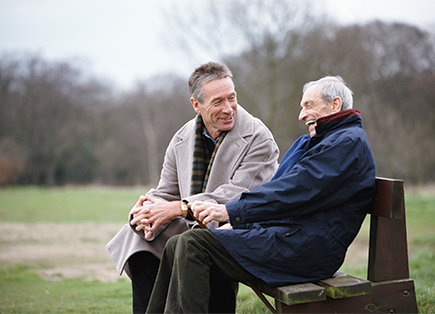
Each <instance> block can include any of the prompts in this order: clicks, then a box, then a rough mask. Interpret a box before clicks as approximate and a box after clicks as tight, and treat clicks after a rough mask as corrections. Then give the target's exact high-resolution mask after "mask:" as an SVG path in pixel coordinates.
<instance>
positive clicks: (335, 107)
mask: <svg viewBox="0 0 435 314" xmlns="http://www.w3.org/2000/svg"><path fill="white" fill-rule="evenodd" d="M342 107H343V103H342V101H341V98H340V97H335V98H334V99H333V100H332V112H333V113H337V112H340V111H341V108H342Z"/></svg>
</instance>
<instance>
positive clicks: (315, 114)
mask: <svg viewBox="0 0 435 314" xmlns="http://www.w3.org/2000/svg"><path fill="white" fill-rule="evenodd" d="M340 110H341V98H340V97H336V98H335V99H334V100H333V101H332V102H331V103H327V102H325V100H324V99H323V97H322V94H321V92H320V89H319V87H318V86H317V85H312V86H310V87H308V89H307V90H306V91H305V93H304V95H303V96H302V100H301V112H300V113H299V121H303V122H305V124H306V125H307V126H308V131H309V132H310V136H311V137H313V136H314V135H316V125H317V120H318V119H319V118H322V117H325V116H329V115H331V114H333V113H336V112H339V111H340Z"/></svg>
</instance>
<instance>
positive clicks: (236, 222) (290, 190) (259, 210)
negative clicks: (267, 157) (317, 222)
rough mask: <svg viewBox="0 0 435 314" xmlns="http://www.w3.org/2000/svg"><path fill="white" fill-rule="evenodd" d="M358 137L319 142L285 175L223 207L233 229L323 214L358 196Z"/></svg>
mask: <svg viewBox="0 0 435 314" xmlns="http://www.w3.org/2000/svg"><path fill="white" fill-rule="evenodd" d="M364 146H365V144H364V143H362V142H361V141H360V139H359V138H353V137H351V136H341V137H340V138H338V139H335V140H334V143H331V142H327V143H322V142H321V143H319V144H317V145H316V146H315V147H314V148H312V149H310V150H309V151H308V152H307V153H306V154H305V155H304V156H302V158H301V160H300V161H299V162H298V163H297V164H295V166H293V167H292V168H291V169H290V170H289V171H288V172H287V173H286V174H285V175H283V176H281V177H279V178H277V179H276V180H272V181H270V182H268V183H265V184H263V185H261V186H259V187H258V188H256V189H254V190H253V191H251V192H247V193H243V194H242V195H241V197H240V198H239V199H238V200H235V201H233V202H230V203H228V204H226V207H227V210H228V213H229V215H230V220H231V224H232V225H233V227H234V228H246V224H248V223H253V222H261V221H267V220H275V219H282V218H286V217H295V216H303V215H307V214H311V213H315V212H319V211H324V210H326V209H328V208H330V207H331V206H333V205H334V204H340V203H342V202H344V201H346V200H348V199H349V197H351V196H352V195H351V194H355V193H357V191H356V189H355V184H356V181H357V179H356V178H357V176H356V174H359V172H360V171H359V168H360V165H361V159H364V156H363V155H364V154H365V151H366V150H365V148H364Z"/></svg>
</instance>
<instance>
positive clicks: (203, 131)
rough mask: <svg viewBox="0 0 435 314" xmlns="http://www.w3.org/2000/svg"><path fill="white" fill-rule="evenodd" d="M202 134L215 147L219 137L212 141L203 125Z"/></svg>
mask: <svg viewBox="0 0 435 314" xmlns="http://www.w3.org/2000/svg"><path fill="white" fill-rule="evenodd" d="M202 134H203V135H204V136H205V137H207V138H209V139H210V140H211V141H212V142H213V144H215V145H216V143H217V141H218V140H219V137H218V138H217V139H216V140H214V139H213V138H212V137H211V136H210V135H209V134H208V132H207V129H206V127H205V125H204V127H203V128H202Z"/></svg>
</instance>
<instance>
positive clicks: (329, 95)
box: [302, 75, 353, 110]
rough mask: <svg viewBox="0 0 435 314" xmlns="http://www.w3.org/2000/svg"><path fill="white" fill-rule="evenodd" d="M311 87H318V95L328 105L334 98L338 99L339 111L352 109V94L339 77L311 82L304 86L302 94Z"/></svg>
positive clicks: (326, 77)
mask: <svg viewBox="0 0 435 314" xmlns="http://www.w3.org/2000/svg"><path fill="white" fill-rule="evenodd" d="M312 85H318V86H319V89H320V93H321V94H322V97H323V99H324V100H325V102H327V103H330V102H331V101H333V100H334V98H335V97H340V98H341V102H342V107H341V110H346V109H351V108H352V107H353V96H352V95H353V92H352V91H351V90H350V88H349V87H348V86H347V85H346V82H345V81H344V80H343V79H342V78H341V77H340V76H338V75H337V76H325V77H323V78H321V79H320V80H317V81H311V82H308V83H306V84H305V85H304V88H303V90H302V91H303V92H304V93H305V91H306V90H307V89H308V87H310V86H312Z"/></svg>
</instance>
